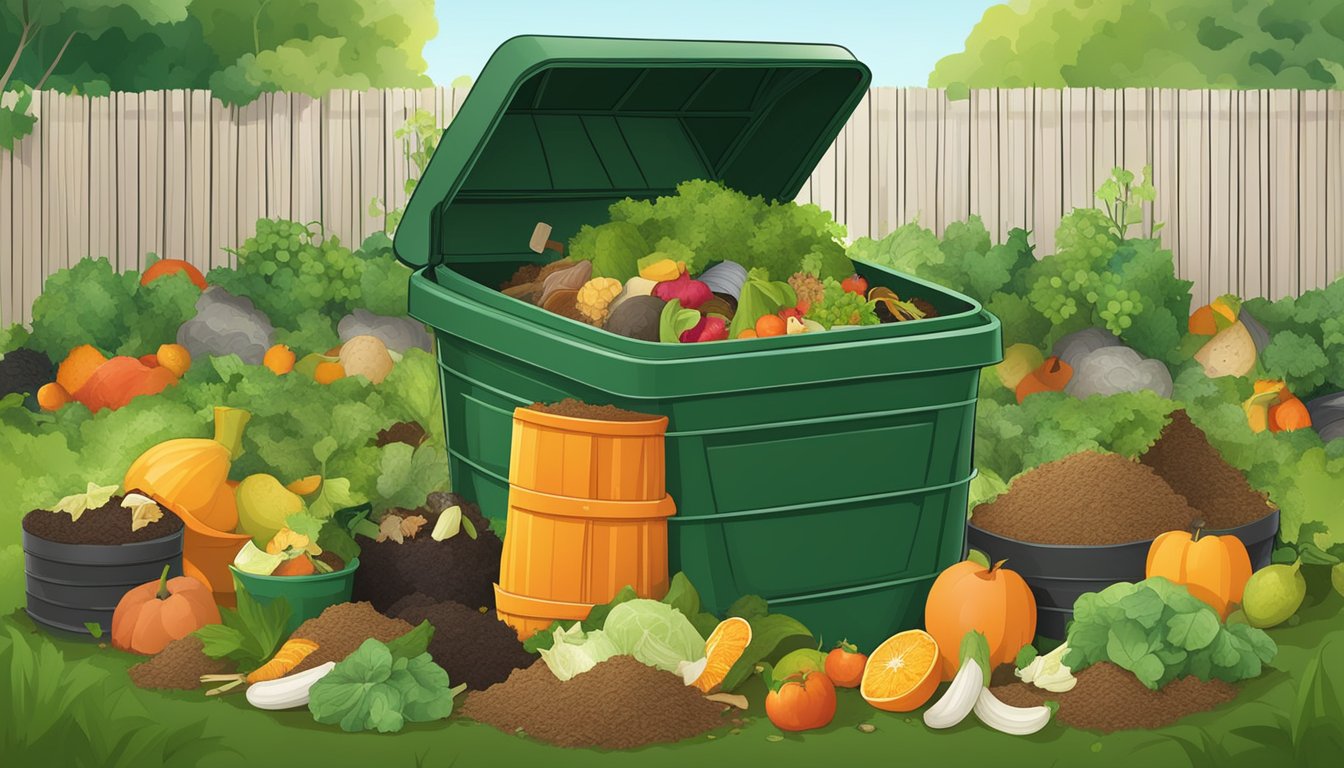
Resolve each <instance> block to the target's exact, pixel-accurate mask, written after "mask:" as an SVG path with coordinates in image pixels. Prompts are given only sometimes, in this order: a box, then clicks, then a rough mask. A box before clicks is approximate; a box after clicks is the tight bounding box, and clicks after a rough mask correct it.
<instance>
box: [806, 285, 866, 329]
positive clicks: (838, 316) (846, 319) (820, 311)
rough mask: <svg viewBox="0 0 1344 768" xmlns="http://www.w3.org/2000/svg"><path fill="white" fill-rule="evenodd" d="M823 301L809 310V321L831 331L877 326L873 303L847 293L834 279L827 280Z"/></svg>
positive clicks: (807, 315)
mask: <svg viewBox="0 0 1344 768" xmlns="http://www.w3.org/2000/svg"><path fill="white" fill-rule="evenodd" d="M824 285H825V295H824V296H823V297H822V300H821V301H819V302H816V303H814V304H812V305H811V306H810V307H808V308H807V314H806V315H805V317H807V319H808V320H815V321H817V322H818V323H821V325H822V326H823V327H824V328H826V329H827V330H830V329H831V327H832V326H836V325H877V324H878V323H880V322H881V321H880V320H878V318H877V310H875V309H874V308H873V303H872V302H870V301H868V300H867V299H866V298H864V297H863V296H860V295H859V294H857V293H852V292H850V291H846V290H845V289H844V288H842V287H841V286H840V283H839V282H838V281H836V280H835V279H834V278H830V277H828V278H826V280H825V282H824Z"/></svg>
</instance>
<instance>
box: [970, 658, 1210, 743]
mask: <svg viewBox="0 0 1344 768" xmlns="http://www.w3.org/2000/svg"><path fill="white" fill-rule="evenodd" d="M1077 677H1078V684H1077V685H1075V686H1074V688H1073V690H1071V691H1066V692H1065V693H1050V692H1049V691H1044V690H1041V689H1040V688H1037V687H1036V686H1034V685H1030V684H1028V683H1023V682H1020V681H1017V682H1008V681H1010V680H1014V678H1013V673H1012V668H1011V667H1001V668H1000V669H999V670H996V671H995V673H994V680H993V688H992V691H993V693H994V695H995V696H997V697H998V698H999V700H1001V701H1003V702H1004V703H1005V704H1011V705H1013V706H1015V707H1035V706H1039V705H1041V704H1044V703H1045V702H1047V701H1056V702H1059V712H1058V713H1056V715H1055V718H1056V719H1058V720H1059V722H1061V723H1063V724H1064V725H1067V726H1070V727H1072V728H1086V729H1088V730H1092V731H1101V732H1102V733H1111V732H1112V731H1125V730H1130V729H1134V728H1142V729H1145V730H1150V729H1153V728H1161V727H1163V726H1165V725H1170V724H1171V723H1174V722H1176V721H1177V720H1180V719H1181V718H1183V717H1187V716H1189V715H1193V714H1195V713H1196V712H1207V711H1208V710H1211V709H1213V708H1215V707H1218V706H1220V705H1222V704H1225V703H1227V702H1229V701H1231V700H1233V699H1235V698H1236V697H1237V688H1236V686H1234V685H1232V684H1231V683H1225V682H1223V681H1222V680H1210V681H1208V682H1205V681H1203V680H1200V679H1199V678H1197V677H1182V678H1180V679H1177V680H1173V681H1171V682H1170V683H1167V685H1166V686H1164V687H1163V688H1161V689H1159V690H1156V691H1154V690H1152V689H1150V688H1148V687H1147V686H1145V685H1144V684H1143V683H1141V682H1139V680H1138V678H1136V677H1134V675H1132V674H1130V673H1129V672H1127V671H1125V670H1124V669H1121V668H1120V667H1117V666H1116V665H1114V664H1111V663H1110V662H1105V661H1103V662H1100V663H1098V664H1093V665H1092V666H1090V667H1088V668H1087V669H1084V670H1083V671H1081V672H1079V673H1078V674H1077Z"/></svg>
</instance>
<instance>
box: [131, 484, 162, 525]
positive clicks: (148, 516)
mask: <svg viewBox="0 0 1344 768" xmlns="http://www.w3.org/2000/svg"><path fill="white" fill-rule="evenodd" d="M121 506H123V507H126V508H127V509H129V510H131V530H132V531H138V530H140V529H141V528H144V527H145V526H147V525H149V524H150V523H157V522H158V521H159V520H162V519H163V508H162V507H160V506H159V505H158V503H157V502H155V501H154V500H153V499H151V498H149V497H148V496H145V495H143V494H139V493H128V494H126V498H124V499H122V500H121Z"/></svg>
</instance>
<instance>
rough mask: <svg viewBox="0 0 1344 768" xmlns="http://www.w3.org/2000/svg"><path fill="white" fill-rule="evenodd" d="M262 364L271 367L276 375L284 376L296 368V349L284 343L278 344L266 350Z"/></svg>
mask: <svg viewBox="0 0 1344 768" xmlns="http://www.w3.org/2000/svg"><path fill="white" fill-rule="evenodd" d="M261 364H262V365H264V366H266V367H267V368H269V369H271V372H272V373H274V374H275V375H276V376H284V375H285V374H286V373H289V372H290V371H292V370H294V351H293V350H291V349H290V348H289V347H287V346H285V345H284V344H276V345H274V346H272V347H271V348H270V349H268V350H266V356H265V357H263V358H262V359H261Z"/></svg>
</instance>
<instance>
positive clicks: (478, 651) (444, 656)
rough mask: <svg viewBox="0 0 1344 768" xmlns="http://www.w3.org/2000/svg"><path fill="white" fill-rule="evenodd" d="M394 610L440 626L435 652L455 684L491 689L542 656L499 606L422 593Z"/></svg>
mask: <svg viewBox="0 0 1344 768" xmlns="http://www.w3.org/2000/svg"><path fill="white" fill-rule="evenodd" d="M391 614H392V615H393V616H396V617H397V618H400V619H405V620H406V621H408V622H410V623H411V624H419V623H420V622H422V621H426V620H428V621H429V623H430V624H432V625H433V626H434V638H433V639H432V640H430V642H429V653H430V655H431V656H433V657H434V663H435V664H438V665H439V666H440V667H443V670H444V671H445V672H447V673H448V679H449V680H450V681H451V682H452V684H453V685H457V684H458V683H466V684H467V687H468V688H470V689H471V690H473V691H478V690H482V689H485V688H489V687H490V686H492V685H494V684H495V683H502V682H504V680H506V679H508V677H509V673H510V672H512V671H513V670H515V669H522V668H524V667H530V666H532V662H534V661H536V660H537V657H536V656H534V655H532V654H530V653H528V652H527V651H525V650H523V644H522V643H521V642H519V641H518V633H516V632H514V631H513V628H512V627H510V626H509V625H507V624H505V623H504V622H502V621H500V620H499V619H497V618H496V617H495V612H494V611H486V612H484V613H482V612H481V611H480V610H478V609H476V608H468V607H467V606H465V605H462V604H461V603H452V602H437V601H435V600H434V598H432V597H429V596H427V595H422V594H419V593H416V594H414V595H408V596H407V597H404V598H402V599H401V600H398V601H397V604H396V605H394V606H392V610H391Z"/></svg>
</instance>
